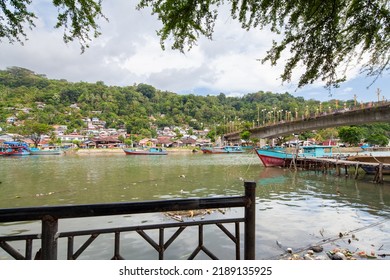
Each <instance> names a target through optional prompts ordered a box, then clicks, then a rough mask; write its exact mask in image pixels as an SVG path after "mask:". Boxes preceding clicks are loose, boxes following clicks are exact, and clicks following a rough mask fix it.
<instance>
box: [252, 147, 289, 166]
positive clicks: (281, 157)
mask: <svg viewBox="0 0 390 280" xmlns="http://www.w3.org/2000/svg"><path fill="white" fill-rule="evenodd" d="M255 152H256V154H257V156H258V157H259V158H260V160H261V162H262V163H263V165H264V166H265V167H276V166H280V167H285V166H287V165H289V164H290V162H291V160H292V155H290V154H287V153H283V152H280V151H272V150H269V149H255Z"/></svg>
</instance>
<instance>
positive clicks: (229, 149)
mask: <svg viewBox="0 0 390 280" xmlns="http://www.w3.org/2000/svg"><path fill="white" fill-rule="evenodd" d="M201 150H202V152H203V153H204V154H240V153H243V152H244V150H243V149H242V147H241V146H222V147H204V148H202V149H201Z"/></svg>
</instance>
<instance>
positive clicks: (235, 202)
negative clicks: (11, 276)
mask: <svg viewBox="0 0 390 280" xmlns="http://www.w3.org/2000/svg"><path fill="white" fill-rule="evenodd" d="M244 187H245V194H244V195H243V196H234V197H217V198H199V199H174V200H160V201H143V202H131V203H109V204H87V205H70V206H46V207H28V208H14V209H0V227H1V226H2V223H10V222H17V221H38V220H40V221H41V225H42V227H41V232H40V233H37V234H28V235H11V236H0V248H2V249H3V250H4V251H5V252H7V253H8V254H9V255H10V256H12V257H13V258H14V259H33V258H34V259H43V260H56V259H58V252H57V251H58V240H59V239H61V238H66V239H67V246H66V247H67V259H68V260H74V259H77V258H78V257H79V256H80V255H81V254H82V253H83V252H84V251H85V250H86V249H87V248H88V246H89V245H90V244H91V243H92V242H94V240H95V239H96V238H97V237H98V236H99V235H102V234H113V235H114V244H113V247H114V250H113V251H114V255H113V257H112V259H123V257H122V255H121V242H120V241H121V234H122V233H124V232H137V233H138V234H139V235H140V236H141V237H142V238H143V239H145V240H146V241H147V242H148V243H149V244H150V245H151V246H152V247H153V248H154V249H155V250H156V252H157V253H158V259H164V252H165V250H166V249H167V248H168V246H170V245H171V244H172V243H173V242H174V241H175V239H176V238H177V237H178V236H179V235H180V234H181V233H182V232H183V231H184V229H186V228H187V227H197V228H198V235H194V237H195V238H197V239H198V242H197V246H196V248H195V249H194V250H193V252H192V253H191V254H190V256H189V257H188V259H194V258H195V257H196V256H197V255H198V253H199V252H201V251H202V252H203V253H205V254H206V255H207V256H208V257H210V258H211V259H218V257H217V256H216V255H215V254H214V253H213V252H211V251H210V250H209V249H208V248H207V247H206V246H205V245H204V242H203V241H204V240H203V239H204V230H203V229H204V227H205V226H206V225H216V226H217V227H219V228H220V229H221V230H222V232H223V233H224V234H225V235H226V236H227V237H228V238H229V239H231V240H232V242H233V244H234V246H235V258H236V259H241V250H240V244H241V241H240V236H241V234H240V223H243V224H244V234H243V236H244V259H255V219H256V218H255V213H256V205H255V204H256V203H255V201H256V200H255V199H256V191H255V189H256V183H255V182H245V183H244ZM239 207H241V208H244V209H245V211H244V215H243V217H239V218H226V219H216V220H207V221H202V220H201V221H191V222H173V223H165V224H152V225H133V226H129V227H116V228H104V229H102V228H100V229H85V230H82V231H71V232H59V231H58V224H59V221H60V220H61V219H69V218H87V217H97V216H113V215H129V214H142V213H157V212H168V211H184V210H198V209H218V208H239ZM225 224H234V233H231V232H230V231H229V230H228V229H227V228H226V227H225ZM3 225H4V224H3ZM170 228H177V230H176V232H175V233H174V234H173V235H172V236H171V237H170V238H169V239H168V240H165V236H164V232H165V230H166V229H170ZM152 229H154V230H158V232H159V234H158V240H157V241H155V240H154V239H153V238H151V237H150V236H149V235H148V234H147V231H148V230H152ZM80 236H89V238H88V239H87V240H86V241H85V242H84V243H83V244H82V245H81V246H80V247H79V248H78V249H77V250H75V248H74V240H75V238H76V237H80ZM36 240H40V241H41V243H40V248H39V250H38V251H37V252H33V242H34V241H36ZM20 241H22V242H25V252H24V254H22V253H21V252H20V250H17V249H15V248H14V247H13V246H12V244H13V242H20ZM33 253H34V257H33Z"/></svg>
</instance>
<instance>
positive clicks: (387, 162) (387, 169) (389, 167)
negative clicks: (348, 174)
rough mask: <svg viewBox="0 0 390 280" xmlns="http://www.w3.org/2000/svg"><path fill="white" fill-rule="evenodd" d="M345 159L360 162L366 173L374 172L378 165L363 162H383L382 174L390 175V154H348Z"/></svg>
mask: <svg viewBox="0 0 390 280" xmlns="http://www.w3.org/2000/svg"><path fill="white" fill-rule="evenodd" d="M347 160H350V161H356V162H360V163H361V164H360V167H361V168H362V169H363V170H364V172H366V173H367V174H375V173H376V171H377V168H378V165H370V164H366V165H365V164H364V163H383V164H384V166H383V174H386V175H390V156H389V155H373V154H368V155H356V156H349V157H347Z"/></svg>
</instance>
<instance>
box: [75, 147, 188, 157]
mask: <svg viewBox="0 0 390 280" xmlns="http://www.w3.org/2000/svg"><path fill="white" fill-rule="evenodd" d="M193 150H194V148H192V147H191V148H190V147H188V148H167V151H168V153H192V152H193ZM76 154H78V155H96V154H125V153H124V152H123V149H121V148H112V149H108V148H105V149H78V150H77V151H76Z"/></svg>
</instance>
